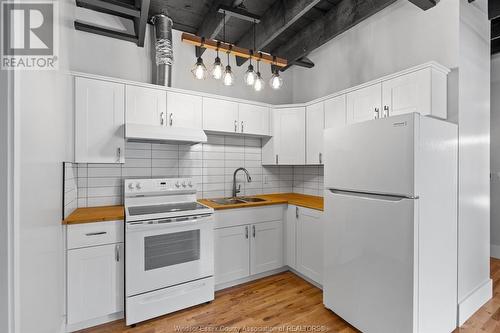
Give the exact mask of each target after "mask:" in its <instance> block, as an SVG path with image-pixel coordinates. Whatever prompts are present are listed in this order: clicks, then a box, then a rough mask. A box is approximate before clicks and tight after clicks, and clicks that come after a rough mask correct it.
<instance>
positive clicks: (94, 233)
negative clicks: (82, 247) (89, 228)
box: [85, 231, 107, 236]
mask: <svg viewBox="0 0 500 333" xmlns="http://www.w3.org/2000/svg"><path fill="white" fill-rule="evenodd" d="M106 234H107V232H106V231H99V232H89V233H88V234H85V236H99V235H106Z"/></svg>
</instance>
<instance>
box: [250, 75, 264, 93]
mask: <svg viewBox="0 0 500 333" xmlns="http://www.w3.org/2000/svg"><path fill="white" fill-rule="evenodd" d="M264 85H265V82H264V80H263V79H262V77H261V76H260V72H257V79H255V83H254V85H253V88H254V89H255V91H261V90H262V89H264Z"/></svg>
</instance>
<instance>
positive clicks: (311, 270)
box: [297, 207, 323, 284]
mask: <svg viewBox="0 0 500 333" xmlns="http://www.w3.org/2000/svg"><path fill="white" fill-rule="evenodd" d="M298 216H299V219H298V223H297V270H298V271H299V272H300V273H302V274H304V275H305V276H307V277H308V278H310V279H311V280H313V281H315V282H317V283H319V284H322V282H323V222H322V218H321V216H322V214H321V212H319V211H315V210H312V209H307V208H302V207H299V208H298Z"/></svg>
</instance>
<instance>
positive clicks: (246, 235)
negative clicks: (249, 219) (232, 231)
mask: <svg viewBox="0 0 500 333" xmlns="http://www.w3.org/2000/svg"><path fill="white" fill-rule="evenodd" d="M245 238H246V239H248V226H246V227H245Z"/></svg>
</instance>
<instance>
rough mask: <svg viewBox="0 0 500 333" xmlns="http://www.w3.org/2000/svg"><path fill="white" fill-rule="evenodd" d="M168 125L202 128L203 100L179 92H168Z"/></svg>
mask: <svg viewBox="0 0 500 333" xmlns="http://www.w3.org/2000/svg"><path fill="white" fill-rule="evenodd" d="M166 110H167V125H168V126H172V127H182V128H199V129H201V128H202V125H203V124H202V98H201V96H196V95H189V94H183V93H177V92H171V91H169V92H167V108H166Z"/></svg>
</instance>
